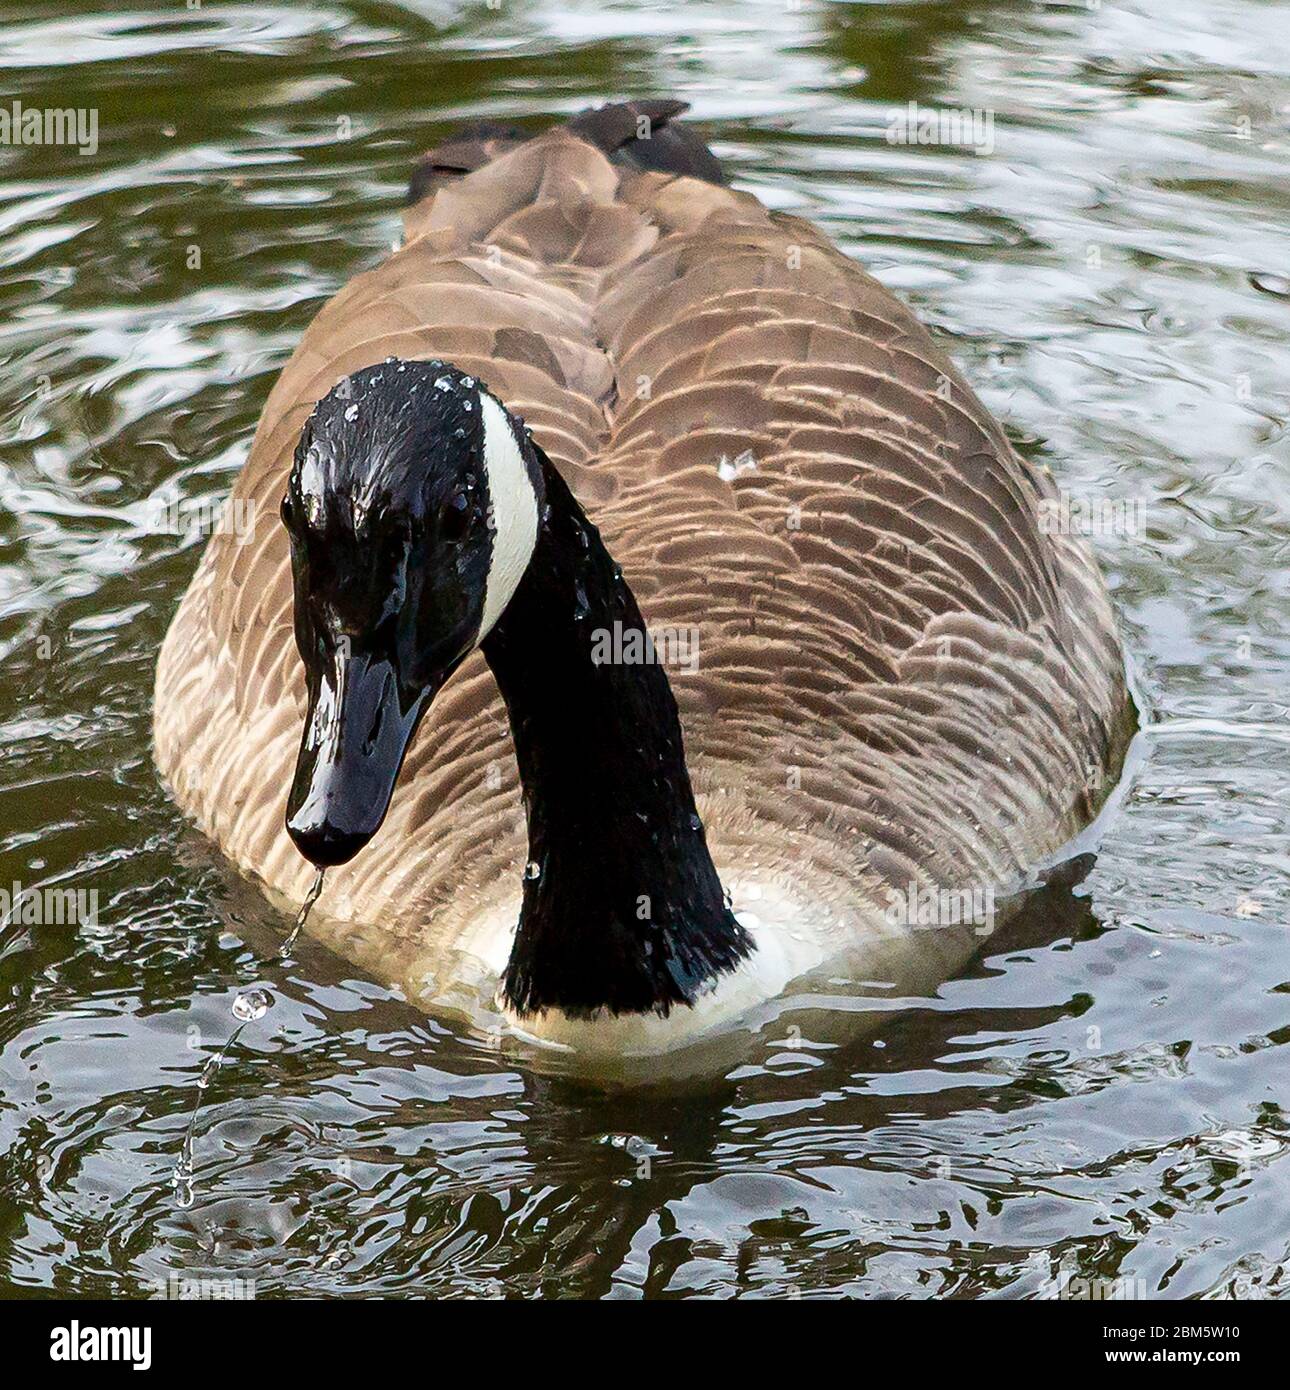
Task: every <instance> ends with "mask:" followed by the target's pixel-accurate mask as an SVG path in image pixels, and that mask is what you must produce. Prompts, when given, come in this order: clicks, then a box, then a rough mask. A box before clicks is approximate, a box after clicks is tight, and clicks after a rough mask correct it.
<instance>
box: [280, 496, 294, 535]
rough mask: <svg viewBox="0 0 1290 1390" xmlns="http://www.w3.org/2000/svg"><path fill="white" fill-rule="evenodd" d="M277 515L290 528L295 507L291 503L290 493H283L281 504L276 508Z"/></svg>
mask: <svg viewBox="0 0 1290 1390" xmlns="http://www.w3.org/2000/svg"><path fill="white" fill-rule="evenodd" d="M278 515H279V516H280V517H281V518H282V524H283V525H284V526H285V527H286V528H287V529H288V530H290V529H291V523H292V522H293V521H294V520H295V519H296V509H295V507H293V506H292V504H291V494H290V493H289V492H287V493H284V494H283V496H282V506H281V507H279V508H278Z"/></svg>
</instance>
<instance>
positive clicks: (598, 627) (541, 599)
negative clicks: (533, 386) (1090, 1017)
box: [482, 459, 751, 1016]
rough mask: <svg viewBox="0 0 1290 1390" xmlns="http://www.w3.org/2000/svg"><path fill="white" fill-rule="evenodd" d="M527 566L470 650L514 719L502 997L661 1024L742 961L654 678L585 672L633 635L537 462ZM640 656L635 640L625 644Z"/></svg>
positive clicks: (555, 484) (562, 489) (594, 552)
mask: <svg viewBox="0 0 1290 1390" xmlns="http://www.w3.org/2000/svg"><path fill="white" fill-rule="evenodd" d="M541 462H542V468H543V473H544V481H545V485H546V507H545V509H544V516H543V520H542V524H541V529H540V532H539V536H538V543H537V549H536V550H535V551H534V554H533V558H532V560H531V561H530V562H529V566H528V569H527V571H526V572H525V575H524V578H523V580H522V581H521V582H520V585H519V588H518V589H517V590H516V592H515V595H514V597H513V598H512V599H511V601H510V603H509V604H508V605H507V607H506V611H505V613H504V614H503V615H502V617H501V619H500V620H499V621H498V623H497V625H496V626H495V627H494V629H493V631H492V632H491V633H490V634H489V635H488V637H487V638H486V639H485V640H484V642H483V644H482V649H483V652H484V655H485V656H486V657H487V659H488V663H489V665H490V666H491V667H492V669H493V674H494V675H495V676H496V678H497V683H498V685H499V686H500V687H501V691H502V697H503V698H504V700H505V701H506V708H507V710H508V712H509V714H510V720H511V733H512V736H513V737H514V740H515V753H516V757H517V759H518V762H519V769H520V780H521V782H522V784H523V788H524V806H525V811H526V813H527V816H528V829H529V861H530V862H529V867H528V869H527V871H526V875H525V879H524V902H523V907H522V910H521V913H520V922H519V928H518V930H517V932H516V936H515V945H514V947H513V949H512V951H511V958H510V963H509V964H508V965H507V968H506V975H505V979H504V982H503V992H504V994H505V996H506V999H507V1002H508V1004H509V1005H510V1006H511V1007H512V1008H513V1009H515V1010H516V1011H517V1012H519V1013H521V1014H526V1013H532V1012H535V1011H537V1010H541V1009H546V1008H553V1007H554V1008H559V1009H561V1010H563V1011H564V1012H566V1013H569V1014H572V1015H576V1016H586V1015H588V1014H591V1013H594V1012H595V1011H596V1010H598V1009H606V1010H608V1011H610V1012H612V1013H634V1012H639V1013H644V1012H650V1011H653V1012H658V1013H667V1012H668V1011H669V1009H671V1008H672V1006H673V1005H676V1004H689V1003H692V1002H693V1001H694V999H695V997H696V996H697V995H698V994H700V993H701V992H703V990H704V989H705V988H707V987H708V986H710V985H711V984H712V983H713V982H714V981H715V980H716V979H717V978H718V976H720V975H721V974H723V973H724V972H726V971H729V970H732V969H734V967H735V966H736V965H737V964H738V963H739V961H740V960H741V959H743V958H744V957H745V956H746V955H747V954H748V952H749V951H750V949H751V943H750V941H749V939H748V937H747V935H746V933H745V932H744V930H743V928H742V927H741V926H740V925H739V923H738V922H737V921H736V920H735V918H734V916H733V915H732V913H731V911H730V909H729V907H728V906H727V904H726V902H725V900H724V897H723V894H722V889H721V884H720V882H719V880H718V878H717V873H716V870H715V868H714V867H713V864H712V858H711V856H710V855H709V853H708V846H707V840H706V838H705V836H704V833H703V827H702V825H701V823H700V821H699V817H698V815H697V813H696V811H695V807H694V793H693V791H692V789H691V787H690V777H689V773H688V772H687V771H686V767H685V754H684V750H683V748H682V743H681V725H680V720H679V719H678V717H677V710H676V701H675V699H674V698H673V696H672V690H671V687H670V686H669V685H668V681H667V676H666V675H665V674H664V672H663V668H662V666H661V665H659V664H657V663H656V662H653V661H651V662H648V663H642V664H635V665H626V664H614V663H612V662H610V663H607V664H597V662H596V661H595V660H594V659H593V656H594V655H595V654H603V648H599V647H598V645H597V638H596V634H597V633H598V632H601V633H613V632H614V630H615V624H618V625H619V631H620V632H621V634H622V637H623V643H622V646H621V647H620V648H618V650H630V649H631V647H630V644H629V643H628V639H627V634H628V633H629V632H630V631H632V630H636V631H637V632H639V633H641V634H642V635H643V634H644V632H645V624H644V621H643V619H642V618H641V614H640V609H639V608H637V606H636V600H635V598H633V596H632V593H631V590H630V589H629V588H628V587H627V584H626V582H625V581H624V580H623V578H622V575H621V572H620V571H619V569H618V567H617V566H616V565H615V564H614V562H613V560H612V558H611V557H610V555H609V552H608V551H607V550H606V549H605V547H604V544H603V542H602V541H601V539H600V534H599V532H598V531H597V530H596V528H595V527H594V526H593V525H592V524H591V523H590V522H589V521H588V520H587V518H586V516H585V515H584V514H583V512H582V509H581V508H580V507H579V506H578V504H577V502H576V501H575V500H574V498H573V495H572V494H571V493H570V492H569V490H568V488H567V487H566V486H565V484H564V481H563V480H562V479H561V478H560V476H559V474H558V473H557V472H556V471H555V469H554V468H553V467H552V466H551V465H550V463H548V462H547V461H546V460H545V459H542V460H541ZM635 640H636V641H643V636H642V638H638V639H635Z"/></svg>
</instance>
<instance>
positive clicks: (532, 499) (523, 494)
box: [476, 391, 538, 642]
mask: <svg viewBox="0 0 1290 1390" xmlns="http://www.w3.org/2000/svg"><path fill="white" fill-rule="evenodd" d="M479 408H480V414H481V424H482V426H483V435H484V471H485V473H486V474H487V481H488V497H489V501H490V503H491V505H492V511H493V557H492V561H491V563H490V564H489V567H488V585H487V588H486V589H485V591H484V616H483V617H482V618H481V619H480V623H479V636H478V638H477V639H476V640H477V641H479V642H482V641H483V640H484V638H485V637H487V636H488V634H489V633H490V632H491V631H492V629H493V624H494V623H496V622H497V620H498V618H500V617H501V616H502V613H503V612H504V611H505V609H506V605H507V604H508V603H509V602H510V601H511V598H512V596H513V595H514V593H515V590H516V589H517V588H518V587H519V582H520V580H521V579H522V578H523V576H524V571H525V569H527V568H528V563H529V560H530V559H532V557H533V550H534V547H535V546H536V545H537V536H538V505H537V495H536V494H535V493H534V491H533V483H532V482H531V480H530V479H529V471H528V468H527V467H526V466H525V463H524V456H523V455H522V454H521V453H520V446H519V444H518V443H517V442H516V439H515V431H514V430H513V429H512V428H511V422H510V420H509V418H508V417H507V415H506V412H505V411H504V410H503V409H502V407H501V406H500V405H498V404H497V402H496V401H495V400H494V399H493V398H492V397H491V396H490V395H488V394H487V393H486V392H484V391H481V392H480V393H479Z"/></svg>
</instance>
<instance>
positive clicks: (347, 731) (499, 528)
mask: <svg viewBox="0 0 1290 1390" xmlns="http://www.w3.org/2000/svg"><path fill="white" fill-rule="evenodd" d="M541 504H542V478H541V469H540V466H539V465H538V462H537V458H536V455H535V453H534V451H533V449H532V447H531V445H529V443H528V442H527V439H526V437H525V434H524V431H523V430H522V429H521V428H519V427H518V426H517V425H516V423H515V421H514V420H513V419H512V418H511V416H510V415H508V414H507V412H506V411H505V410H504V409H503V408H502V407H501V406H500V405H499V404H498V402H497V401H496V400H495V399H494V398H493V397H492V396H490V395H489V394H488V393H487V392H486V391H485V390H484V389H483V388H481V386H480V385H479V383H478V382H477V381H475V380H474V379H473V378H472V377H470V376H467V375H465V374H463V373H462V372H460V371H458V370H457V369H456V368H455V367H452V366H449V365H447V364H445V363H442V362H402V361H399V360H397V359H394V358H391V359H389V360H388V361H386V362H384V363H382V364H380V365H379V366H374V367H366V368H364V369H363V370H362V371H359V372H355V373H354V374H353V375H352V376H350V377H347V378H346V379H345V380H344V381H342V382H340V383H339V385H337V386H336V387H335V388H333V390H331V391H330V392H329V393H328V394H327V395H326V396H325V397H324V398H323V399H322V400H321V401H319V403H318V405H317V407H316V408H315V409H314V412H313V414H312V415H311V416H310V417H309V420H308V421H307V422H306V424H305V427H304V430H303V431H302V433H301V436H300V442H299V443H298V445H297V446H296V453H295V463H294V466H293V468H292V470H291V478H290V482H289V484H288V488H287V495H286V497H285V498H284V500H283V503H282V520H283V523H284V524H285V525H286V528H287V531H288V533H289V535H290V537H291V570H292V579H293V584H294V594H295V634H296V645H297V647H298V648H299V651H300V656H301V659H302V661H303V662H304V667H305V678H306V685H307V689H308V694H309V713H308V718H307V720H306V723H305V729H304V736H303V738H302V740H301V745H300V753H299V756H298V758H297V762H296V774H295V780H294V782H293V784H292V787H291V795H290V797H289V799H288V803H287V830H288V831H289V832H290V834H291V837H292V839H293V840H294V841H295V843H296V846H297V848H298V849H299V850H300V852H301V853H302V854H303V855H304V856H305V857H306V858H307V859H310V860H312V861H313V863H315V864H318V865H329V864H342V863H344V862H345V861H346V860H348V859H350V858H352V857H353V856H354V855H355V854H356V853H357V852H358V851H359V850H360V849H361V848H362V847H363V846H364V845H365V844H366V843H367V842H368V840H370V839H371V838H372V836H373V835H374V834H375V833H376V831H377V830H378V829H379V827H380V825H381V822H382V820H384V818H385V813H386V811H387V810H388V809H389V804H390V798H391V796H392V795H393V792H394V785H395V782H396V781H397V779H398V774H399V769H400V768H401V767H402V765H403V758H404V755H405V754H406V752H407V748H408V744H409V743H410V741H411V739H412V735H413V733H414V732H415V731H416V727H417V724H418V723H419V722H420V719H421V717H422V715H423V714H424V713H425V711H426V709H427V708H428V707H429V705H430V702H431V701H432V700H433V699H434V697H435V695H436V694H437V692H438V691H439V689H440V687H441V686H442V685H443V683H444V682H445V681H446V680H447V679H448V677H449V676H450V675H451V674H452V672H453V671H454V670H456V668H457V667H458V666H459V665H460V664H461V662H462V661H463V660H464V659H465V657H466V656H467V655H468V654H469V653H470V652H471V650H472V649H473V648H474V647H475V646H476V644H477V643H478V642H479V641H480V640H481V639H482V638H483V637H484V636H485V635H486V634H487V632H488V630H489V629H490V628H491V627H492V625H493V623H495V622H496V621H497V618H498V617H499V616H500V615H501V612H502V610H503V609H504V608H505V606H506V603H507V602H508V601H509V600H510V597H511V595H512V594H513V593H514V591H515V587H516V585H517V584H518V583H519V580H520V577H521V576H522V575H523V572H524V569H525V567H526V565H527V563H528V560H529V558H530V556H531V555H532V553H533V548H534V546H535V544H536V541H537V531H538V516H539V514H540V511H541Z"/></svg>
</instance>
